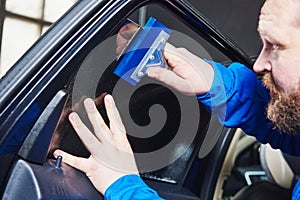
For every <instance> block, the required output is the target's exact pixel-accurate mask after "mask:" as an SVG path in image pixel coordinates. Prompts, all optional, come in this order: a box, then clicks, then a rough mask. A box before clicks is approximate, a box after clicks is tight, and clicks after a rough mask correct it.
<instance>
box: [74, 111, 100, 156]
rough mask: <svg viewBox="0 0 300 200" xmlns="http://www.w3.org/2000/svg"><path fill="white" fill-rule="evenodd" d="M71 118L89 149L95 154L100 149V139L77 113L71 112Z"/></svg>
mask: <svg viewBox="0 0 300 200" xmlns="http://www.w3.org/2000/svg"><path fill="white" fill-rule="evenodd" d="M69 120H70V122H71V124H72V126H73V127H74V129H75V131H76V133H77V135H78V136H79V138H80V139H81V141H82V142H83V144H84V145H85V146H86V148H87V149H88V150H89V152H90V153H92V154H94V153H95V152H97V151H99V143H100V141H99V140H98V139H97V138H96V137H95V136H94V135H93V133H91V131H90V130H89V129H88V128H87V127H86V126H85V125H84V124H83V123H82V121H81V120H80V118H79V116H78V115H77V113H74V112H73V113H71V114H70V115H69Z"/></svg>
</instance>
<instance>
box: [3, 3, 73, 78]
mask: <svg viewBox="0 0 300 200" xmlns="http://www.w3.org/2000/svg"><path fill="white" fill-rule="evenodd" d="M76 1H77V0H0V77H2V76H3V75H4V74H5V73H6V71H7V70H8V69H9V68H10V67H11V66H12V65H13V64H14V63H15V62H16V61H17V60H18V59H19V58H20V57H21V56H22V55H23V54H24V53H25V52H26V50H27V49H28V48H29V47H30V46H32V44H33V43H34V42H35V41H36V40H37V39H38V38H39V37H40V36H41V35H42V34H43V33H44V32H45V31H46V30H47V28H48V27H49V26H50V25H51V24H52V23H53V22H55V21H56V20H57V19H58V18H59V17H61V16H62V15H63V14H64V13H65V12H66V11H67V10H68V9H69V8H70V7H71V6H72V5H73V4H74V3H75V2H76Z"/></svg>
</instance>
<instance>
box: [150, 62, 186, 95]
mask: <svg viewBox="0 0 300 200" xmlns="http://www.w3.org/2000/svg"><path fill="white" fill-rule="evenodd" d="M147 75H148V76H149V77H151V78H154V79H157V80H159V81H161V82H163V83H165V84H166V85H169V86H171V87H173V88H175V89H177V90H178V91H179V92H181V90H182V88H187V87H189V86H188V83H187V82H186V81H185V80H184V79H183V78H181V77H180V76H178V75H177V74H175V73H174V72H173V71H171V70H168V69H165V68H161V67H149V68H148V69H147Z"/></svg>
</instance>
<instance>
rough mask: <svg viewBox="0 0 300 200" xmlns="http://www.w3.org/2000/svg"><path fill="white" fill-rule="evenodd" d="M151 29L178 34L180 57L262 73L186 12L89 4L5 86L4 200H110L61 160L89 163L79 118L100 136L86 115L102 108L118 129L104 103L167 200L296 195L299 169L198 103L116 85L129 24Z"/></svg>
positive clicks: (155, 85)
mask: <svg viewBox="0 0 300 200" xmlns="http://www.w3.org/2000/svg"><path fill="white" fill-rule="evenodd" d="M150 17H154V18H156V19H157V20H159V21H160V22H161V23H163V24H164V25H165V26H167V27H168V28H169V29H171V30H172V35H171V37H170V39H169V40H168V42H169V43H171V44H173V45H174V46H176V47H182V48H186V49H188V50H189V51H191V52H193V53H194V54H196V55H197V56H199V57H201V58H206V59H212V60H216V61H218V62H222V63H224V64H225V65H229V64H230V63H232V62H235V61H237V62H241V63H244V64H245V65H246V66H248V67H250V68H251V66H252V63H253V59H251V58H250V56H248V55H247V54H246V53H244V52H243V51H242V49H240V48H239V47H238V46H237V45H236V44H235V43H234V42H233V41H232V40H231V39H229V37H227V36H226V35H225V34H224V33H222V32H221V31H220V30H219V29H218V28H217V27H216V26H214V25H213V24H212V23H211V22H210V21H209V20H208V19H207V18H206V17H205V16H204V15H203V14H202V13H201V12H200V11H198V9H196V8H195V7H194V6H193V5H192V4H191V3H189V2H187V1H183V0H181V1H177V0H172V1H142V0H140V1H128V2H126V1H124V2H120V1H113V0H111V1H94V0H82V1H79V2H78V3H76V4H75V5H74V6H73V7H72V8H71V9H70V10H69V11H68V12H67V13H66V14H65V15H64V16H63V17H62V18H61V19H60V20H59V21H58V22H56V23H55V24H54V25H53V26H52V27H50V29H49V30H48V31H47V32H46V33H45V34H44V35H43V36H42V37H41V38H40V39H39V41H38V42H37V43H36V44H35V45H34V46H33V47H32V48H31V49H30V50H29V51H28V52H27V53H26V54H25V55H24V56H23V57H22V58H21V59H20V61H19V62H17V63H16V64H15V66H14V67H13V68H12V69H11V70H10V71H9V72H8V74H7V75H6V76H5V77H4V78H3V79H2V80H1V81H0V94H1V95H0V108H1V110H0V133H1V134H0V165H1V168H2V169H1V170H0V186H1V187H0V193H1V194H2V198H3V199H20V198H22V199H54V198H56V199H82V198H85V199H103V196H102V195H101V194H100V193H99V192H97V191H96V189H95V188H94V187H93V185H92V184H91V183H90V182H89V180H88V178H87V177H86V176H85V175H84V174H83V173H82V172H80V171H78V170H75V169H74V168H72V167H70V166H68V165H67V164H65V163H64V162H63V158H62V160H61V159H57V160H56V159H54V157H53V155H52V154H53V151H54V150H55V149H57V148H60V149H62V150H64V151H66V152H69V153H71V154H73V155H77V156H83V157H88V156H89V152H88V151H87V149H86V148H85V146H84V145H83V144H82V142H81V141H80V139H79V137H78V136H77V134H76V133H75V131H74V130H73V128H72V127H71V124H70V123H69V121H68V114H69V113H70V112H71V111H76V112H77V113H78V114H79V115H80V117H81V118H82V119H83V121H84V123H85V124H86V125H87V126H88V127H89V128H91V125H90V124H89V121H88V120H87V116H86V113H85V111H84V108H83V105H82V102H83V100H84V99H85V98H87V97H91V98H93V99H94V101H95V103H96V105H97V108H98V110H99V112H100V113H101V115H102V116H103V117H104V120H105V121H106V122H108V117H107V115H106V111H105V108H104V102H103V97H104V95H105V94H112V96H113V97H114V99H115V101H116V104H117V107H118V109H119V111H120V114H121V116H122V119H123V122H124V125H125V127H126V130H127V136H128V139H129V142H130V144H131V145H132V148H133V151H134V153H135V158H136V160H137V165H138V168H139V171H140V173H141V177H142V178H143V179H144V180H145V182H146V183H147V184H148V185H149V186H150V187H152V188H154V189H155V190H156V191H157V192H158V193H159V195H160V196H162V197H163V198H165V199H230V198H234V199H257V198H258V194H261V197H262V198H264V199H269V198H270V199H271V198H272V199H276V198H278V197H281V199H282V198H283V197H287V196H288V195H290V193H291V188H292V187H293V184H295V180H297V175H298V174H299V173H298V171H297V169H296V167H295V166H296V165H297V164H296V163H297V162H295V161H294V160H295V158H292V157H290V156H287V155H283V154H282V153H281V152H280V151H279V150H276V151H275V150H272V149H271V148H270V147H269V146H268V145H262V144H259V143H258V142H257V141H256V140H255V139H254V138H252V137H249V136H247V135H245V133H243V131H242V130H240V129H234V128H227V127H224V126H222V125H221V124H220V123H219V122H218V121H217V119H215V118H214V116H212V115H211V114H210V113H209V112H208V111H207V110H206V109H205V108H204V106H203V105H202V104H201V103H199V102H198V101H197V99H196V98H195V97H193V96H185V95H182V94H180V93H178V92H177V91H175V90H174V89H173V88H170V87H168V86H166V85H164V84H162V83H160V82H158V81H155V80H153V79H150V78H147V77H144V78H143V79H142V80H141V81H140V82H139V83H138V84H137V85H136V86H132V85H130V84H128V83H127V82H126V81H124V80H123V79H121V78H120V77H118V76H116V75H115V74H114V70H115V69H116V67H117V65H118V62H119V60H118V57H119V55H118V54H117V53H116V39H117V34H118V33H119V30H120V28H121V27H122V26H123V24H124V22H125V21H126V20H127V19H130V20H132V21H134V22H136V23H137V24H140V25H141V26H143V24H144V23H145V21H146V20H147V19H149V18H150ZM275 158H276V159H275ZM274 162H275V163H276V164H274ZM273 166H276V167H275V168H274V167H273ZM278 166H280V167H278ZM262 188H266V189H262ZM274 191H278V194H280V195H283V196H279V195H277V193H275V192H274ZM251 194H252V196H251ZM270 195H271V196H270ZM272 195H274V196H275V197H276V198H275V197H273V196H272Z"/></svg>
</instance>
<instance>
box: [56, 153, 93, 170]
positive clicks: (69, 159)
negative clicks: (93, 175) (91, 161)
mask: <svg viewBox="0 0 300 200" xmlns="http://www.w3.org/2000/svg"><path fill="white" fill-rule="evenodd" d="M53 155H54V157H55V158H57V157H58V156H62V161H63V162H64V163H67V164H68V165H70V166H72V167H74V168H76V169H78V170H80V171H83V172H84V173H86V171H87V169H88V164H87V163H88V162H87V161H86V160H87V159H86V158H81V157H76V156H73V155H71V154H69V153H66V152H64V151H62V150H55V151H54V153H53Z"/></svg>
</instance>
